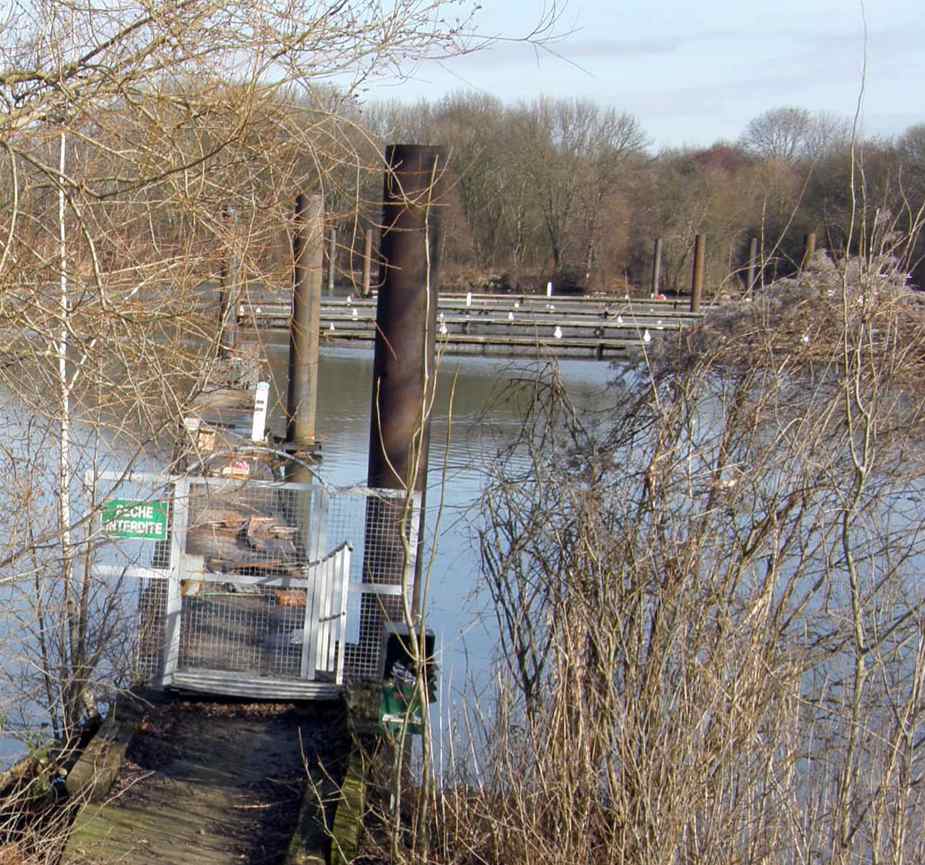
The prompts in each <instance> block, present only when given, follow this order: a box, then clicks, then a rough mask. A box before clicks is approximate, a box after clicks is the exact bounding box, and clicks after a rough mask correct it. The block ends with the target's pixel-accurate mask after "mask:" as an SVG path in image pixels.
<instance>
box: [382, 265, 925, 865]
mask: <svg viewBox="0 0 925 865" xmlns="http://www.w3.org/2000/svg"><path fill="white" fill-rule="evenodd" d="M830 292H831V293H830ZM921 322H922V319H921V306H920V304H919V302H918V300H917V298H916V296H914V295H912V294H911V293H910V292H909V291H908V290H907V289H906V288H905V286H904V280H903V277H902V274H901V273H900V272H899V271H898V270H897V269H896V268H895V267H894V266H892V265H891V263H890V261H889V260H888V259H881V258H874V257H871V258H868V259H867V260H864V261H860V262H852V263H851V264H850V265H849V266H848V267H847V268H835V267H831V268H830V267H825V268H819V269H816V270H811V271H808V272H807V273H806V274H804V275H803V276H802V277H800V278H799V279H798V280H795V281H793V282H789V283H785V284H784V285H780V286H771V288H770V289H769V290H768V294H767V296H766V297H765V298H762V299H758V298H756V299H755V300H753V301H752V303H751V305H749V306H746V307H743V308H742V309H740V310H737V311H736V312H734V313H732V314H730V315H728V316H723V317H721V318H718V319H716V320H714V321H712V322H710V323H708V324H707V325H705V327H704V328H703V329H702V330H701V331H698V332H697V333H696V334H693V335H692V336H691V337H690V341H689V342H687V343H686V344H681V345H680V346H678V347H676V348H675V350H674V352H671V351H670V350H666V352H665V353H664V354H663V355H660V356H658V357H656V358H651V359H650V364H649V365H645V364H644V365H643V366H641V367H640V368H637V369H635V370H632V371H626V370H624V371H622V372H621V374H620V375H619V377H618V379H617V381H615V383H614V384H613V386H612V388H611V389H610V391H609V394H608V399H607V400H606V403H605V401H604V400H602V403H601V412H600V414H599V415H595V416H588V415H582V414H579V413H578V412H577V411H576V410H575V409H574V408H573V407H572V406H571V404H570V403H569V400H568V397H567V394H566V392H565V389H564V387H563V385H562V383H561V381H560V380H559V378H558V376H557V373H556V370H555V369H554V368H551V369H549V370H547V371H546V373H545V375H543V376H541V377H540V378H539V380H536V381H530V382H521V383H520V384H519V385H518V386H517V387H518V389H519V390H520V397H526V398H527V400H528V403H529V405H530V409H529V412H528V415H527V417H526V419H525V423H524V430H523V433H522V435H520V436H519V437H518V439H517V441H516V442H514V443H513V444H512V445H511V447H510V448H509V449H508V450H507V451H505V452H504V453H503V454H501V455H500V457H499V459H498V460H497V462H496V463H495V464H494V465H493V466H492V467H491V470H490V483H489V486H488V488H487V489H486V492H485V495H484V498H483V501H482V516H483V528H482V530H481V533H480V547H481V554H482V565H483V575H484V580H485V585H486V587H487V589H488V591H489V592H490V594H491V597H492V600H493V609H494V612H495V615H496V617H497V623H498V628H499V634H500V644H499V664H500V668H499V673H498V678H497V682H496V686H495V688H494V689H493V690H492V693H491V696H490V699H487V701H486V702H484V703H483V704H482V707H483V708H482V710H481V711H478V710H474V709H472V710H470V711H468V712H466V714H465V715H464V717H462V718H458V719H457V731H456V732H457V734H458V737H457V739H456V744H455V745H454V747H455V751H454V753H453V758H452V759H451V760H450V763H451V768H450V769H449V770H448V771H447V774H446V776H445V777H443V778H442V779H440V780H441V781H442V782H443V783H442V786H440V785H437V786H436V788H435V791H434V793H433V795H432V796H431V797H429V798H427V799H426V800H425V801H423V802H421V801H420V800H419V801H418V803H417V807H416V808H415V809H412V811H413V813H409V815H408V818H407V825H408V826H409V827H410V828H409V829H408V831H407V834H406V835H404V836H403V837H402V838H401V845H400V846H399V849H400V850H401V851H402V857H403V859H404V861H407V862H409V863H410V862H415V863H417V862H445V863H450V862H453V863H457V862H458V863H502V862H503V863H505V865H510V863H514V865H521V863H523V865H526V863H531V865H540V863H559V862H564V861H567V862H587V863H608V865H609V863H620V865H624V863H625V865H668V863H671V865H680V863H683V865H695V863H696V865H713V863H715V865H733V863H735V865H740V863H741V865H745V863H748V865H771V863H774V865H782V863H788V865H789V863H792V865H803V863H807V862H825V863H839V865H841V863H845V865H847V863H855V862H858V861H864V862H870V863H886V862H890V863H897V865H898V863H914V862H919V861H922V859H923V857H925V835H923V832H922V826H923V818H925V799H923V794H922V787H921V778H922V777H923V770H925V762H923V758H925V755H923V751H922V743H923V741H925V737H923V726H922V724H923V720H925V716H923V709H925V703H923V694H922V685H923V683H925V590H923V588H922V585H921V581H920V578H919V574H920V570H921V568H920V563H921V561H922V555H923V553H925V538H923V536H922V532H921V525H922V514H923V511H922V501H923V495H925V483H923V481H925V460H923V459H922V440H921V434H920V428H921V422H922V418H923V409H925V403H923V399H922V392H921V387H920V382H921V369H922V366H921V351H920V346H921V344H922V343H921V340H920V339H918V337H917V334H918V332H919V329H920V328H921ZM804 334H809V337H810V339H809V341H806V340H804V339H803V335H804ZM508 396H510V395H509V394H508ZM408 807H409V808H410V807H411V806H410V805H408ZM393 849H394V848H393ZM369 854H370V857H371V858H372V859H382V858H385V859H388V858H389V856H387V855H386V854H385V853H382V852H378V853H377V851H376V850H375V849H370V851H369ZM390 861H395V856H394V855H391V859H390Z"/></svg>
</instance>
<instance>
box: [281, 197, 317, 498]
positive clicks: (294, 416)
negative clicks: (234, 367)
mask: <svg viewBox="0 0 925 865" xmlns="http://www.w3.org/2000/svg"><path fill="white" fill-rule="evenodd" d="M323 242H324V201H323V199H322V197H321V196H320V195H311V196H308V197H306V196H305V195H302V194H301V193H300V194H299V195H298V196H297V197H296V204H295V225H294V228H293V234H292V259H293V274H292V318H291V319H290V320H289V389H288V394H287V400H286V420H287V425H286V439H287V441H288V443H289V446H290V449H291V450H293V451H294V452H295V455H296V456H297V458H298V459H299V460H301V461H303V462H307V461H308V460H309V459H310V458H311V451H312V449H313V448H314V445H315V437H316V431H315V416H316V411H317V406H318V352H319V337H320V327H321V268H322V252H323ZM291 466H292V472H295V473H296V474H300V475H301V473H299V472H298V464H297V463H292V464H291ZM291 474H292V473H291V472H290V475H291ZM290 479H291V480H300V481H301V480H303V478H302V477H301V476H299V477H298V478H296V477H290Z"/></svg>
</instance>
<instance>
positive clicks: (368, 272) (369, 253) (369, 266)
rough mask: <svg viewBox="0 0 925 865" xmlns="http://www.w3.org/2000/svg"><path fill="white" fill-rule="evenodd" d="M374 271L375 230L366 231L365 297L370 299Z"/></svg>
mask: <svg viewBox="0 0 925 865" xmlns="http://www.w3.org/2000/svg"><path fill="white" fill-rule="evenodd" d="M372 270H373V230H372V229H371V228H367V229H366V245H365V247H364V249H363V297H369V295H370V290H371V286H372Z"/></svg>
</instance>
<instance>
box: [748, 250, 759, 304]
mask: <svg viewBox="0 0 925 865" xmlns="http://www.w3.org/2000/svg"><path fill="white" fill-rule="evenodd" d="M757 275H758V238H757V237H753V238H752V239H751V241H749V244H748V282H747V286H746V287H747V289H748V293H749V294H751V293H752V292H753V291H754V290H755V279H756V277H757Z"/></svg>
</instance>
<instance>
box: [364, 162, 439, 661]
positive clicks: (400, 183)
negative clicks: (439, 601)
mask: <svg viewBox="0 0 925 865" xmlns="http://www.w3.org/2000/svg"><path fill="white" fill-rule="evenodd" d="M386 160H387V164H388V166H389V170H388V171H387V172H386V175H385V183H384V192H383V218H382V225H383V230H382V239H381V243H380V250H379V254H380V261H381V262H382V265H381V266H382V270H381V274H382V277H381V279H382V286H381V288H380V290H379V296H378V303H377V309H376V316H377V323H378V324H377V332H376V342H375V359H374V362H373V386H372V411H371V416H370V436H369V480H370V481H371V482H372V481H373V479H375V483H376V485H377V486H378V487H382V488H386V489H397V490H407V491H408V493H409V496H408V498H407V499H400V500H398V501H386V500H382V501H377V500H371V501H370V502H369V506H368V510H367V526H378V528H377V529H375V531H376V532H377V535H376V536H375V537H371V536H370V535H369V529H368V530H367V539H366V560H365V562H364V568H363V576H364V580H368V581H370V582H379V581H385V580H384V579H383V578H382V577H381V576H380V575H386V574H395V573H403V574H404V577H403V579H404V580H405V581H411V580H412V579H413V582H414V595H413V598H412V599H411V603H412V605H413V607H414V608H415V609H417V606H418V596H417V592H418V591H419V585H420V581H419V580H418V579H415V578H414V576H415V573H416V571H419V570H420V563H421V559H422V557H421V555H420V553H421V551H422V538H423V531H422V530H421V529H420V527H417V531H412V527H411V525H410V523H409V520H408V514H409V506H410V503H411V493H412V492H416V493H417V494H418V497H419V500H420V507H421V512H422V513H423V510H424V497H425V490H426V486H427V456H428V446H429V441H430V419H429V416H428V412H427V407H428V406H429V404H430V402H431V400H432V397H433V391H434V387H435V383H436V376H435V370H434V344H435V339H434V336H435V329H436V317H437V296H438V280H439V228H440V208H439V206H438V205H435V202H439V201H440V198H441V193H442V187H443V183H442V175H443V170H444V166H445V164H446V155H445V152H444V151H443V149H442V148H437V147H426V146H421V145H393V146H391V147H389V148H388V149H387V151H386ZM383 615H384V616H385V618H387V619H389V620H392V621H401V619H402V615H403V608H402V601H401V597H383V598H364V599H363V607H361V611H360V620H361V621H360V642H361V644H362V643H363V642H365V641H373V640H381V638H382V619H383Z"/></svg>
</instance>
